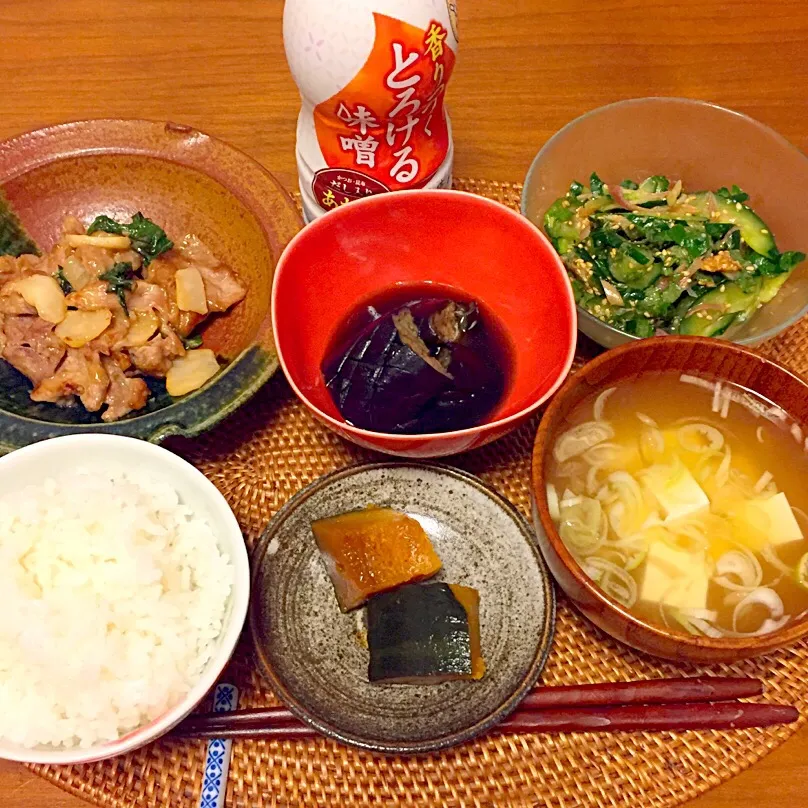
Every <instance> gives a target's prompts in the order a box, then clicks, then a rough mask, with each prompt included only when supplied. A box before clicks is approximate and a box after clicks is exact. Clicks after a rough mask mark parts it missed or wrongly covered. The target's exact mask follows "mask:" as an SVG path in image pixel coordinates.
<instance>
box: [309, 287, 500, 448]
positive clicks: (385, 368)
mask: <svg viewBox="0 0 808 808" xmlns="http://www.w3.org/2000/svg"><path fill="white" fill-rule="evenodd" d="M448 303H454V304H456V307H459V308H458V311H460V310H462V311H468V315H467V317H466V318H465V319H462V318H461V319H459V320H458V322H460V321H462V322H463V323H468V324H470V327H469V328H468V330H466V331H465V332H463V333H461V336H460V338H459V339H457V340H456V342H447V341H445V340H443V339H442V338H441V337H440V336H439V335H438V334H436V333H435V330H434V327H433V326H431V325H430V323H432V322H434V321H433V320H432V319H431V318H432V316H433V315H437V313H438V312H441V311H443V310H444V308H445V307H446V305H447V304H448ZM405 309H406V310H409V312H410V313H411V315H412V320H413V322H414V323H415V324H416V325H417V327H418V332H417V333H418V335H419V336H420V337H421V338H422V339H423V340H424V345H425V347H426V348H427V349H428V352H429V361H431V362H432V366H430V365H429V364H428V360H427V359H424V358H423V357H422V356H421V355H420V354H418V353H417V352H416V350H415V349H413V348H412V346H411V344H405V342H403V341H402V336H401V332H400V331H399V328H398V327H397V326H395V325H394V320H393V318H394V316H396V317H398V316H399V315H400V314H401V312H402V311H404V310H405ZM457 316H458V318H460V317H461V315H460V314H458V315H457ZM396 322H400V320H397V321H396ZM512 355H513V352H512V349H511V347H510V343H509V340H508V338H507V336H506V332H505V329H504V328H503V327H502V325H501V324H500V323H499V322H498V321H497V320H496V318H495V317H494V316H493V315H492V314H491V312H490V311H489V310H488V309H487V308H486V307H485V305H484V304H482V303H481V302H480V301H471V299H470V298H468V297H467V296H464V295H463V294H462V293H460V292H458V290H455V289H453V288H451V287H446V286H442V285H438V284H431V283H425V284H407V285H400V286H395V287H393V288H392V289H389V290H387V291H385V292H384V293H382V294H380V295H376V296H374V297H372V298H370V299H368V300H366V301H363V302H362V303H361V304H360V305H359V306H357V307H356V308H355V309H354V310H353V311H351V312H349V313H348V315H347V316H346V318H345V321H344V323H343V325H342V326H341V327H340V328H339V329H338V330H337V333H336V334H335V335H334V337H333V338H332V340H331V343H330V346H329V349H328V350H327V352H326V358H325V361H324V362H323V364H322V372H323V376H324V379H325V382H326V385H327V387H328V389H329V392H330V393H331V396H332V399H333V400H334V403H335V405H336V406H337V409H339V410H340V412H341V414H342V415H343V417H344V418H345V419H346V420H347V421H348V422H349V423H352V424H354V425H355V426H358V427H360V428H362V429H369V430H372V431H376V432H388V433H399V434H427V433H434V432H449V431H454V430H458V429H466V428H469V427H473V426H476V425H478V424H480V423H483V422H484V421H486V420H487V419H488V418H489V417H490V416H491V415H492V413H494V412H495V410H496V408H497V406H498V405H499V403H500V402H501V401H502V399H503V397H504V394H505V392H506V390H507V386H508V383H509V379H510V370H511V367H512V358H511V357H512ZM438 360H439V361H440V362H441V363H442V364H443V365H445V369H444V370H443V371H441V368H440V367H439V365H438V364H437V363H438ZM436 368H437V369H436Z"/></svg>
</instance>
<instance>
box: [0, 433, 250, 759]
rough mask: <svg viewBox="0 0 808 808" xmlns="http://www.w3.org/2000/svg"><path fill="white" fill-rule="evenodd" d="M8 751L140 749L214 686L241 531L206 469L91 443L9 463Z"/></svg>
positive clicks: (4, 563)
mask: <svg viewBox="0 0 808 808" xmlns="http://www.w3.org/2000/svg"><path fill="white" fill-rule="evenodd" d="M0 490H2V491H3V495H2V496H0V531H2V535H3V542H2V543H0V586H1V587H2V589H3V592H4V593H5V595H6V604H7V610H8V611H7V617H6V620H5V621H4V625H3V626H2V628H0V757H3V758H8V759H12V760H21V761H28V762H43V763H73V762H84V761H91V760H99V759H102V758H106V757H111V756H113V755H117V754H120V753H122V752H126V751H129V750H131V749H134V748H137V747H139V746H142V745H143V744H145V743H148V742H149V741H151V740H154V739H155V738H157V737H159V736H160V735H162V734H163V733H164V732H166V731H168V730H169V729H170V728H171V727H172V726H174V725H175V724H176V723H177V722H179V721H180V720H181V719H182V718H183V717H185V716H186V715H187V714H188V713H189V712H190V711H191V710H192V709H193V707H194V706H195V705H196V704H197V703H198V702H199V701H200V700H201V699H202V698H203V697H204V695H205V693H206V692H207V691H208V690H209V689H210V687H211V686H212V685H213V684H214V683H215V681H216V679H217V677H218V676H219V674H220V672H221V670H222V668H223V667H224V665H225V664H226V662H227V660H228V658H229V657H230V654H231V653H232V651H233V648H234V647H235V644H236V641H237V639H238V635H239V633H240V630H241V627H242V624H243V621H244V617H245V614H246V608H247V601H248V590H249V570H248V561H247V553H246V549H245V547H244V542H243V538H242V536H241V531H240V529H239V527H238V523H237V522H236V520H235V517H234V516H233V514H232V512H231V511H230V509H229V507H228V506H227V504H226V502H225V500H224V498H223V497H222V496H221V494H219V492H218V491H217V490H216V488H215V486H213V484H212V483H210V482H209V481H208V480H207V479H206V478H205V477H204V475H202V474H201V473H200V472H199V471H197V470H196V469H195V468H193V466H191V465H190V464H188V463H186V462H185V461H184V460H182V459H181V458H179V457H177V456H175V455H173V454H172V453H171V452H168V451H167V450H165V449H161V448H159V447H156V446H153V445H151V444H148V443H145V442H142V441H139V440H134V439H130V438H123V437H117V436H109V435H99V434H92V435H81V436H69V437H64V438H57V439H54V440H50V441H45V442H42V443H39V444H34V445H32V446H30V447H27V448H25V449H22V450H19V451H17V452H14V453H12V454H10V455H7V456H6V457H3V458H0Z"/></svg>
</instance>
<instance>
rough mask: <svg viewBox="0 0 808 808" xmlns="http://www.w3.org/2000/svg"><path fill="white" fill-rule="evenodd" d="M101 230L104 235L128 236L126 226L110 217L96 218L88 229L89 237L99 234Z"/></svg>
mask: <svg viewBox="0 0 808 808" xmlns="http://www.w3.org/2000/svg"><path fill="white" fill-rule="evenodd" d="M99 230H100V231H101V232H102V233H114V234H115V235H116V236H125V235H126V228H125V226H124V225H122V224H119V223H118V222H116V221H115V219H110V217H109V216H96V217H95V219H93V221H92V224H91V225H90V226H89V227H88V228H87V235H88V236H89V235H92V234H93V233H97V232H98V231H99Z"/></svg>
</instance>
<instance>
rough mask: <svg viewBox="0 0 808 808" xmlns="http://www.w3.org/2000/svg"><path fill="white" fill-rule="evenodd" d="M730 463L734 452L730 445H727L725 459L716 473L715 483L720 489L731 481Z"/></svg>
mask: <svg viewBox="0 0 808 808" xmlns="http://www.w3.org/2000/svg"><path fill="white" fill-rule="evenodd" d="M730 463H732V450H731V449H730V447H729V444H727V446H726V452H725V453H724V458H723V460H722V461H721V463H720V465H719V466H718V468H717V469H716V472H715V482H716V485H717V486H718V487H719V488H723V487H724V486H725V485H726V484H727V481H728V480H729V467H730Z"/></svg>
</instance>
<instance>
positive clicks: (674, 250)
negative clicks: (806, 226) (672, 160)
mask: <svg viewBox="0 0 808 808" xmlns="http://www.w3.org/2000/svg"><path fill="white" fill-rule="evenodd" d="M748 199H749V196H748V194H746V193H744V192H743V191H742V190H741V189H740V188H738V186H737V185H733V186H732V188H720V189H718V190H717V191H714V192H713V191H699V192H696V193H689V192H686V191H685V190H684V189H683V187H682V182H681V181H680V180H677V181H675V182H674V181H672V180H670V179H668V178H667V177H664V176H653V177H649V178H647V179H645V180H644V181H643V182H641V183H639V184H638V183H636V182H632V181H631V180H624V181H623V182H622V183H621V184H620V185H619V186H617V187H614V186H608V185H606V184H605V183H604V182H603V181H602V180H601V179H600V177H598V175H597V174H594V173H593V174H592V176H591V177H590V181H589V186H588V187H586V186H584V185H582V184H581V183H579V182H573V183H572V184H571V185H570V188H569V191H568V192H567V193H566V195H565V196H563V197H561V198H560V199H557V200H556V201H555V202H554V203H553V205H552V206H551V207H550V208H549V210H548V211H547V213H546V214H545V217H544V227H545V230H546V231H547V234H548V235H549V236H550V239H551V240H552V242H553V245H554V247H555V248H556V250H557V251H558V253H559V255H560V256H561V258H562V260H563V261H564V264H565V266H566V268H567V271H568V273H569V276H570V280H571V282H572V288H573V292H574V295H575V300H576V302H577V303H578V305H579V306H580V307H581V308H583V309H584V310H585V311H587V312H589V313H590V314H592V315H594V316H595V317H597V318H598V319H599V320H603V321H604V322H606V323H608V324H609V325H611V326H614V327H615V328H618V329H620V330H621V331H624V332H626V333H628V334H633V335H634V336H637V337H650V336H653V335H654V334H657V333H674V334H694V335H699V336H718V335H720V334H723V333H724V332H725V331H726V330H727V329H728V328H729V327H730V326H732V325H738V324H740V323H742V322H744V321H745V320H747V319H748V318H749V317H750V316H751V315H752V314H754V312H755V311H756V310H757V309H759V308H760V307H761V306H763V305H765V304H766V303H768V302H770V301H771V300H772V299H773V298H774V297H775V295H777V293H778V292H779V291H780V288H781V287H782V285H783V283H784V282H785V281H786V280H787V279H788V277H789V275H790V273H791V271H792V270H793V269H794V267H796V266H797V265H798V264H799V263H800V262H801V261H803V260H805V254H804V253H801V252H794V251H789V252H779V251H778V249H777V245H776V243H775V240H774V236H773V234H772V233H771V231H770V230H769V228H768V227H767V226H766V223H765V222H764V221H763V220H762V219H761V218H760V217H759V216H758V215H757V214H756V213H755V212H754V211H753V210H752V208H751V207H749V206H748V205H747V204H745V203H746V202H747V200H748Z"/></svg>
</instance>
